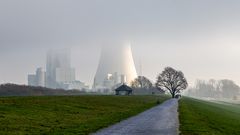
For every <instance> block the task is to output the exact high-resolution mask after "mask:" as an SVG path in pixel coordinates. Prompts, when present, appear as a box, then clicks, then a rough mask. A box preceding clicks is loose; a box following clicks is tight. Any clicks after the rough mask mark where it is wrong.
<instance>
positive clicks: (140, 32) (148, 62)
mask: <svg viewBox="0 0 240 135" xmlns="http://www.w3.org/2000/svg"><path fill="white" fill-rule="evenodd" d="M239 5H240V2H239V1H237V0H231V1H228V2H226V0H211V1H208V0H201V1H192V0H183V1H178V0H172V1H158V0H140V1H139V0H131V1H127V0H121V1H111V0H103V1H98V0H93V1H84V0H81V1H75V0H70V1H69V0H51V1H48V0H41V1H32V0H22V1H18V0H12V1H0V61H1V64H0V83H1V84H3V83H17V84H27V74H29V73H33V72H35V69H36V68H37V67H43V68H45V64H46V53H47V51H48V50H49V49H63V48H70V49H71V63H72V67H74V68H75V69H76V79H78V80H80V81H82V82H86V83H87V84H88V85H90V86H91V85H92V84H93V81H94V75H95V73H96V70H97V66H98V62H99V59H100V53H101V47H102V46H103V45H105V44H111V46H116V45H117V44H115V43H116V42H122V41H129V42H130V43H131V46H132V51H133V57H134V62H135V66H136V70H137V72H138V74H139V73H140V70H141V72H142V75H144V76H146V77H148V78H149V79H151V80H152V81H156V76H157V74H158V73H160V72H161V71H162V70H163V68H164V67H166V66H171V67H174V68H176V69H179V70H181V71H183V72H184V74H185V76H186V78H187V79H188V82H189V85H190V86H192V87H194V82H195V80H196V79H201V80H209V79H210V78H214V79H216V80H221V79H229V80H233V81H234V82H235V84H236V85H240V79H239V76H240V72H239V69H240V63H239V62H238V58H239V57H240V53H239V50H240V46H239V43H240V39H239V35H240V25H239V24H240V19H239V18H240V14H239V12H240V8H239ZM116 53H117V52H116ZM140 65H141V67H142V68H141V69H140Z"/></svg>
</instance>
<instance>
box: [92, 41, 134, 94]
mask: <svg viewBox="0 0 240 135" xmlns="http://www.w3.org/2000/svg"><path fill="white" fill-rule="evenodd" d="M135 78H137V72H136V68H135V64H134V60H133V56H132V50H131V45H130V44H129V43H118V44H115V45H112V46H103V47H102V52H101V56H100V60H99V65H98V68H97V72H96V75H95V78H94V84H93V88H95V89H103V88H105V89H112V88H114V87H116V86H119V85H120V84H123V83H125V84H130V83H131V82H132V81H133V80H134V79H135Z"/></svg>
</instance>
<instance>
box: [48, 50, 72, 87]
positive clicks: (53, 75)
mask: <svg viewBox="0 0 240 135" xmlns="http://www.w3.org/2000/svg"><path fill="white" fill-rule="evenodd" d="M73 81H75V69H74V68H72V67H71V59H70V50H68V49H65V50H51V51H49V52H48V53H47V63H46V87H48V88H62V84H64V83H70V82H73Z"/></svg>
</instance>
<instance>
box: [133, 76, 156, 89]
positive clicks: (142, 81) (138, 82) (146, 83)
mask: <svg viewBox="0 0 240 135" xmlns="http://www.w3.org/2000/svg"><path fill="white" fill-rule="evenodd" d="M131 87H132V88H144V89H150V88H152V87H153V84H152V82H151V81H150V80H149V79H147V78H146V77H145V76H138V78H136V79H135V80H134V81H132V83H131Z"/></svg>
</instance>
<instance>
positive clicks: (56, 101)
mask: <svg viewBox="0 0 240 135" xmlns="http://www.w3.org/2000/svg"><path fill="white" fill-rule="evenodd" d="M166 99H167V97H164V96H49V97H47V96H43V97H2V98H0V134H57V135H59V134H74V135H75V134H89V133H92V132H95V131H97V130H98V129H101V128H103V127H106V126H108V125H111V124H114V123H116V122H119V121H121V120H123V119H125V118H128V117H130V116H133V115H136V114H138V113H140V112H142V111H144V110H146V109H148V108H151V107H153V106H155V105H156V102H157V100H159V101H160V102H163V101H164V100H166Z"/></svg>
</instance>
